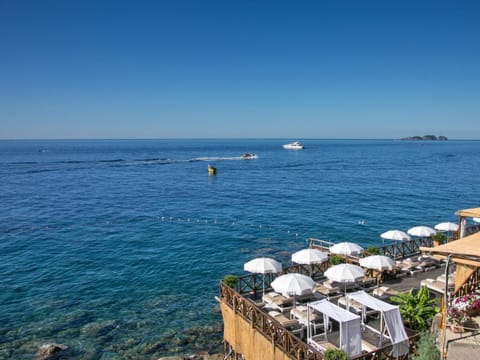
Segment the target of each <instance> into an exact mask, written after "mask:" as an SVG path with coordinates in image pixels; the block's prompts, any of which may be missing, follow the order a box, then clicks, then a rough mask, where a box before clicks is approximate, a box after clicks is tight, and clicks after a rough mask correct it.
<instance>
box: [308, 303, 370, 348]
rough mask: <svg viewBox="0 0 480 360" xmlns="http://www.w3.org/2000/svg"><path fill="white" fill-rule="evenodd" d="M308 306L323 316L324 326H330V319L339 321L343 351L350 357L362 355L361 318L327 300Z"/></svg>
mask: <svg viewBox="0 0 480 360" xmlns="http://www.w3.org/2000/svg"><path fill="white" fill-rule="evenodd" d="M308 306H309V307H311V308H313V309H314V310H316V311H318V312H321V313H322V314H323V317H324V319H323V321H324V324H328V321H329V320H328V319H329V318H332V319H334V320H335V321H338V323H339V324H340V333H341V339H340V343H341V344H342V350H344V351H345V352H346V353H347V354H348V355H349V356H355V355H358V354H360V353H361V351H362V344H361V341H362V337H361V334H360V316H358V315H355V314H353V313H351V312H350V311H347V310H345V309H342V308H341V307H339V306H337V305H335V304H332V303H331V302H329V301H328V300H326V299H324V300H320V301H315V302H312V303H309V304H308Z"/></svg>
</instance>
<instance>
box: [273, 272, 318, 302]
mask: <svg viewBox="0 0 480 360" xmlns="http://www.w3.org/2000/svg"><path fill="white" fill-rule="evenodd" d="M271 285H272V288H273V290H275V291H276V292H279V293H282V295H284V296H292V295H293V296H295V295H305V294H309V293H311V292H312V290H313V287H314V286H315V281H313V280H312V278H311V277H309V276H306V275H302V274H298V273H291V274H285V275H281V276H279V277H277V278H276V279H275V280H274V281H273V282H272V284H271Z"/></svg>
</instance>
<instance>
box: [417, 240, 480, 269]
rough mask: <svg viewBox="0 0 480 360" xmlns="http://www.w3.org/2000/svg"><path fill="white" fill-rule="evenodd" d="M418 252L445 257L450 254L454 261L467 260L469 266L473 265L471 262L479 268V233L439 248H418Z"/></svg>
mask: <svg viewBox="0 0 480 360" xmlns="http://www.w3.org/2000/svg"><path fill="white" fill-rule="evenodd" d="M420 251H423V252H428V253H430V254H433V255H443V256H445V257H446V256H448V255H450V254H452V255H453V256H454V257H455V258H456V259H465V260H469V261H468V264H469V265H475V264H473V263H472V262H477V263H478V265H477V266H480V232H477V233H475V234H472V235H469V236H466V237H464V238H462V239H459V240H455V241H451V242H449V243H446V244H443V245H440V246H435V247H432V248H430V247H420ZM455 261H456V260H455ZM459 262H462V261H459Z"/></svg>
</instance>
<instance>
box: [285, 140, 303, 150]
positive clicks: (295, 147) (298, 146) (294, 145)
mask: <svg viewBox="0 0 480 360" xmlns="http://www.w3.org/2000/svg"><path fill="white" fill-rule="evenodd" d="M283 148H284V149H287V150H302V149H303V148H304V146H303V144H302V143H301V142H299V141H294V142H292V143H290V144H285V145H283Z"/></svg>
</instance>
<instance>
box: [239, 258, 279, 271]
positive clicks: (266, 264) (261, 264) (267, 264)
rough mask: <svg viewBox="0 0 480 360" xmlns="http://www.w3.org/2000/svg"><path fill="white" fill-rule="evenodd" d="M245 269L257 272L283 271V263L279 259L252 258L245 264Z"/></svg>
mask: <svg viewBox="0 0 480 360" xmlns="http://www.w3.org/2000/svg"><path fill="white" fill-rule="evenodd" d="M243 269H244V270H245V271H248V272H251V273H255V274H268V273H277V272H280V271H282V264H280V263H279V262H278V261H277V260H274V259H271V258H268V257H262V258H256V259H253V260H250V261H249V262H247V263H245V264H244V265H243Z"/></svg>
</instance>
